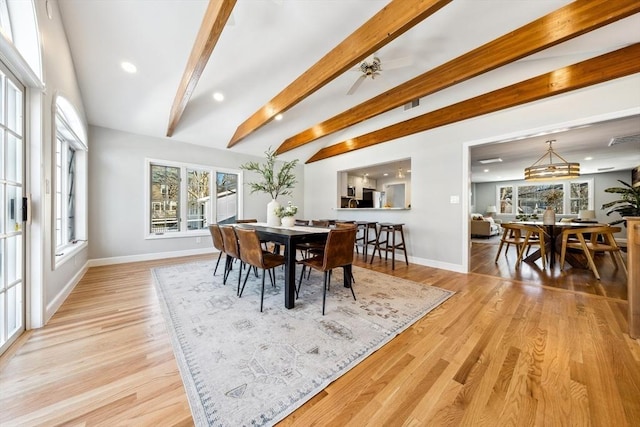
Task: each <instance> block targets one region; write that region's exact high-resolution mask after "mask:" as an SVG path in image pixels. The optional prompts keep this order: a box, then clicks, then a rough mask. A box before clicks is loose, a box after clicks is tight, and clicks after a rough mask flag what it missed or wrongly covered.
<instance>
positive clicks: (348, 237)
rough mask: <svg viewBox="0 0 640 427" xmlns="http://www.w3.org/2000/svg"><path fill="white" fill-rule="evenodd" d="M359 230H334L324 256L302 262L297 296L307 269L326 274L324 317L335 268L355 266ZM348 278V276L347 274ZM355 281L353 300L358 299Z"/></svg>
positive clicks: (330, 232) (323, 295) (323, 297)
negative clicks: (354, 253) (354, 252)
mask: <svg viewBox="0 0 640 427" xmlns="http://www.w3.org/2000/svg"><path fill="white" fill-rule="evenodd" d="M357 231H358V229H357V228H356V227H355V226H354V227H344V228H342V227H340V228H334V229H332V230H330V231H329V235H328V236H327V243H326V244H325V248H324V251H323V252H322V254H319V255H316V256H312V257H309V258H306V259H303V260H302V261H300V263H301V264H302V266H303V267H302V271H301V272H300V280H299V281H298V289H297V290H296V295H299V294H300V286H301V285H302V278H303V276H304V271H305V269H306V268H307V267H309V268H313V269H315V270H319V271H322V272H323V273H324V290H323V293H322V315H323V316H324V311H325V305H326V299H327V290H328V289H329V284H330V282H331V272H332V270H333V269H334V268H337V267H343V268H348V269H351V265H352V264H353V246H354V244H355V241H356V233H357ZM345 276H346V274H345ZM353 282H354V281H353V280H351V286H350V289H351V294H352V295H353V299H354V300H355V299H356V294H355V292H354V291H353Z"/></svg>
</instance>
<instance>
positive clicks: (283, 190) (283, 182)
mask: <svg viewBox="0 0 640 427" xmlns="http://www.w3.org/2000/svg"><path fill="white" fill-rule="evenodd" d="M264 154H265V156H266V162H265V163H258V162H248V163H245V164H243V165H240V169H244V170H247V171H251V172H255V173H257V174H258V175H260V176H261V178H262V179H261V180H260V181H256V182H248V183H247V184H248V185H249V187H250V188H251V193H252V194H253V193H256V192H260V193H266V194H269V195H270V196H271V202H269V204H268V205H267V224H268V225H280V218H278V217H277V216H276V209H278V208H279V207H280V204H279V203H278V201H277V198H278V196H280V195H282V196H285V195H289V194H291V190H293V188H294V186H295V184H297V182H298V181H297V180H296V176H295V174H294V173H293V170H294V169H295V167H296V166H297V165H298V159H295V160H292V161H290V162H284V163H283V164H282V166H281V167H280V169H279V170H278V171H276V160H277V157H278V156H277V155H276V152H275V150H271V147H269V149H268V150H267V151H265V152H264ZM296 211H297V208H296Z"/></svg>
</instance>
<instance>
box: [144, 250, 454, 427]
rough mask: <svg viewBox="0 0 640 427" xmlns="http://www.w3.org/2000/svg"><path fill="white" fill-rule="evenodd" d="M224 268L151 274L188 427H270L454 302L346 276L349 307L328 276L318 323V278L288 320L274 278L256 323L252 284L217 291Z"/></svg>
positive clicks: (338, 280)
mask: <svg viewBox="0 0 640 427" xmlns="http://www.w3.org/2000/svg"><path fill="white" fill-rule="evenodd" d="M223 262H224V260H221V262H220V264H221V266H220V267H219V268H218V273H217V275H216V276H215V277H214V276H213V267H214V265H215V264H214V263H213V262H200V263H193V264H184V265H176V266H171V267H164V268H157V269H154V270H153V275H154V278H155V283H156V289H157V290H158V295H159V297H160V300H161V301H162V304H161V305H162V306H163V312H164V314H165V319H166V321H167V325H168V330H169V333H170V335H171V338H172V342H173V347H174V352H175V355H176V359H177V360H178V365H179V368H180V373H181V375H182V379H183V382H184V385H185V388H186V391H187V395H188V398H189V404H190V406H191V412H192V414H193V419H194V422H195V424H196V426H211V425H215V426H218V425H220V426H241V425H251V426H254V425H273V424H275V423H276V422H278V421H280V420H281V419H283V418H284V417H286V416H287V415H288V414H290V413H291V412H293V411H294V410H295V409H296V408H298V407H299V406H301V405H302V404H303V403H304V402H306V401H307V400H309V399H311V398H312V397H313V396H314V395H315V394H317V393H318V392H320V391H321V390H322V389H324V388H325V387H326V386H327V385H328V384H329V383H331V382H332V381H334V380H335V379H336V378H338V377H340V376H341V375H343V374H344V373H346V372H347V371H348V370H349V369H351V368H352V367H354V366H355V365H357V364H358V363H360V362H361V361H362V360H364V359H365V358H366V357H367V356H369V355H370V354H371V353H373V352H374V351H375V350H377V349H379V348H380V347H382V346H383V345H384V344H386V343H387V342H389V341H390V340H391V339H392V338H393V337H395V336H396V335H397V334H399V333H400V332H402V331H403V330H405V329H406V328H407V327H409V326H410V325H411V324H413V323H414V322H416V321H417V320H418V319H420V318H421V317H422V316H424V315H425V314H426V313H428V312H429V311H431V310H433V309H434V308H435V307H437V306H438V305H439V304H441V303H442V302H444V301H445V300H447V299H448V298H449V297H451V296H452V295H453V292H451V291H447V290H444V289H440V288H436V287H433V286H428V285H422V284H418V283H415V282H411V281H407V280H402V279H398V278H394V277H392V276H388V275H385V274H381V273H375V272H373V271H370V270H366V269H362V268H357V267H354V268H353V275H354V277H355V280H356V283H355V286H354V290H355V293H356V297H357V298H358V300H357V301H354V300H353V297H352V296H351V292H350V291H349V289H347V288H345V287H344V286H342V272H341V270H337V271H336V272H335V274H333V276H332V284H331V289H330V290H329V291H328V292H327V308H326V315H325V316H322V274H321V273H319V272H317V271H314V272H312V273H311V277H310V279H309V280H306V279H303V282H302V289H301V291H300V297H299V298H298V300H297V301H296V306H295V308H294V309H291V310H287V309H285V308H284V292H283V288H284V279H283V275H282V270H281V269H276V270H277V272H278V273H277V276H278V277H277V278H276V287H275V288H274V287H272V286H271V284H270V282H269V278H268V277H267V280H266V285H265V298H264V299H265V300H264V312H262V313H260V279H258V278H256V277H255V275H254V274H253V273H252V274H250V275H249V281H248V282H247V285H246V288H245V291H244V294H243V295H242V298H238V297H237V296H236V284H237V281H236V279H237V277H238V276H237V274H238V271H237V270H238V267H237V264H236V266H235V270H234V271H232V272H231V274H230V277H229V280H228V281H227V284H226V286H223V284H222V277H221V276H222V273H221V269H222V264H223ZM261 274H262V272H261V271H260V272H259V275H261ZM243 280H244V274H243Z"/></svg>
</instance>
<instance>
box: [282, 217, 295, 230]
mask: <svg viewBox="0 0 640 427" xmlns="http://www.w3.org/2000/svg"><path fill="white" fill-rule="evenodd" d="M294 225H296V219H295V218H294V217H292V216H283V217H282V226H283V227H293V226H294Z"/></svg>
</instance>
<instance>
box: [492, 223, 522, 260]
mask: <svg viewBox="0 0 640 427" xmlns="http://www.w3.org/2000/svg"><path fill="white" fill-rule="evenodd" d="M502 230H503V231H502V237H501V238H500V246H498V252H497V253H496V259H495V261H494V262H498V258H499V257H500V252H501V251H502V247H503V246H504V245H506V246H505V248H504V254H505V256H506V255H507V251H508V250H509V246H511V245H515V247H516V253H517V254H518V255H520V248H521V247H522V244H523V243H524V237H522V224H514V223H510V222H508V223H505V224H502Z"/></svg>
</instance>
